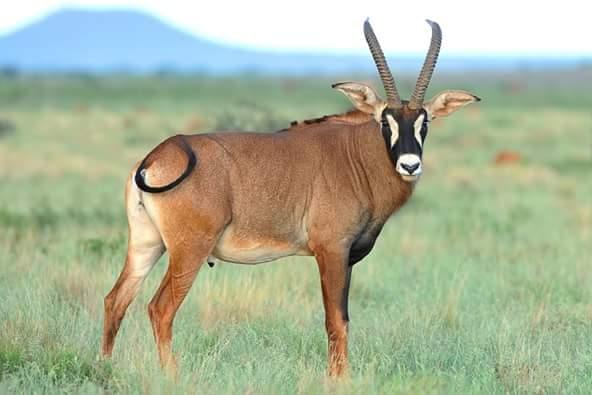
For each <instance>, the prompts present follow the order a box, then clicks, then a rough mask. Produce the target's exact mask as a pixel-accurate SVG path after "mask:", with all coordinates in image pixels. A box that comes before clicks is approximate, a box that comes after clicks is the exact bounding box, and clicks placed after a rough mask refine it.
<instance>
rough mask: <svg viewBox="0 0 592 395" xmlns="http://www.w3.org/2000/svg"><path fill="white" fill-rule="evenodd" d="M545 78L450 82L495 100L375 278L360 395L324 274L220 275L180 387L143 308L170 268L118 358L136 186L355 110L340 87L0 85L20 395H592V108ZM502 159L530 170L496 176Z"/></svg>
mask: <svg viewBox="0 0 592 395" xmlns="http://www.w3.org/2000/svg"><path fill="white" fill-rule="evenodd" d="M512 78H514V77H511V76H510V77H508V79H512ZM537 78H538V77H537ZM537 78H534V77H533V78H532V80H526V82H525V86H526V87H525V88H524V89H522V88H520V89H514V90H512V89H510V90H509V89H508V88H507V85H504V84H502V83H496V81H491V80H484V81H474V80H460V79H458V78H452V77H451V78H450V83H452V82H455V83H456V84H457V85H453V86H450V87H457V88H465V89H467V88H470V89H472V90H473V91H474V92H475V93H476V94H478V95H480V96H482V97H483V98H484V101H483V102H482V104H480V105H479V106H478V107H477V106H475V107H474V108H472V109H471V108H467V109H466V110H463V111H462V112H459V113H458V115H455V116H454V117H451V118H450V119H445V120H443V121H442V122H437V123H435V124H434V125H432V128H431V130H430V136H429V137H428V143H427V147H426V153H425V156H426V157H425V160H426V174H425V176H424V177H423V179H422V181H421V183H420V184H419V186H418V188H417V190H416V193H415V195H414V197H413V199H412V201H411V202H410V203H409V204H408V205H407V206H406V207H405V208H404V209H403V210H402V211H401V212H400V213H398V214H397V215H396V216H395V217H394V218H392V220H391V221H390V222H389V223H388V224H387V226H386V228H385V230H384V232H383V234H382V235H381V237H380V238H379V241H378V243H377V245H376V248H375V250H374V251H373V252H372V254H370V255H369V256H368V257H367V258H366V259H365V260H364V261H363V262H361V263H359V264H358V265H356V267H355V269H354V274H353V281H352V290H351V294H350V300H351V302H350V305H351V307H350V315H351V320H352V321H351V326H350V344H351V347H350V349H351V365H352V366H351V370H352V371H351V377H350V379H348V380H345V381H343V382H332V381H331V380H328V379H327V378H326V377H325V365H326V361H325V358H326V340H325V334H324V324H323V323H324V316H323V310H322V302H321V293H320V284H319V279H318V271H317V268H316V265H315V263H314V260H312V259H310V258H288V259H283V260H281V261H279V262H276V263H273V264H264V265H259V266H255V267H252V266H238V265H231V264H225V263H222V264H219V265H216V266H215V267H214V268H212V269H210V268H208V267H204V268H203V269H202V271H201V273H200V274H199V276H198V279H197V281H196V283H195V284H194V287H193V290H192V292H191V293H190V295H189V297H188V299H187V300H186V302H185V303H184V305H183V307H182V308H181V311H180V313H179V315H178V318H177V320H176V322H175V331H174V333H175V340H174V347H175V349H176V350H177V351H178V355H179V359H180V372H179V376H178V379H177V381H172V380H171V379H169V378H168V377H167V376H166V374H164V373H162V372H161V371H160V369H159V368H158V364H157V355H156V350H155V346H154V342H153V339H152V334H151V330H150V325H149V321H148V317H147V314H146V309H145V306H146V304H147V302H148V300H149V299H150V297H151V295H152V294H153V293H154V292H155V290H156V287H157V286H158V283H159V281H160V278H161V277H162V275H163V273H164V270H165V268H166V257H165V258H163V259H162V260H161V262H159V264H158V265H157V267H156V268H155V270H154V271H153V272H152V273H151V275H150V277H149V278H148V280H147V281H146V283H145V285H144V287H143V289H142V291H141V293H140V295H139V296H138V298H137V300H136V301H135V303H133V304H132V306H131V307H130V310H129V313H128V315H127V317H126V319H125V320H124V322H123V325H122V329H121V332H120V335H119V337H118V339H117V343H116V348H115V352H114V358H113V360H112V361H110V362H105V361H102V360H100V359H99V358H98V354H99V343H100V336H101V330H102V298H103V296H104V295H105V294H106V293H107V292H108V290H109V289H110V287H111V286H112V285H113V283H114V281H115V279H116V277H117V275H118V273H119V271H120V269H121V266H122V264H123V259H124V256H125V247H126V233H127V228H126V224H125V216H124V210H123V196H122V195H123V182H124V179H125V177H126V175H127V171H128V170H129V168H130V167H131V166H132V165H133V164H134V163H135V161H137V160H138V159H139V158H141V157H142V156H143V155H144V154H145V153H146V152H147V150H148V149H149V148H150V147H151V146H153V145H155V144H156V143H157V142H158V141H159V140H160V139H162V138H163V137H165V136H167V135H169V134H172V133H176V132H178V131H183V132H189V131H191V130H193V129H202V130H208V129H213V128H215V127H217V126H218V127H229V128H234V127H237V128H240V127H245V128H259V127H261V128H264V129H272V128H274V127H276V126H277V127H283V126H285V125H281V124H282V123H283V122H288V121H289V120H291V119H302V118H307V117H312V116H316V115H322V114H324V113H331V112H336V111H340V110H344V109H345V108H346V107H347V105H346V101H345V99H343V98H341V97H340V96H339V95H338V94H337V93H335V92H331V90H330V89H329V88H328V84H326V82H328V81H318V80H313V81H307V80H302V81H286V80H284V81H282V80H271V79H270V80H267V79H262V78H256V79H253V80H251V81H245V80H216V79H208V78H201V79H197V80H196V81H191V82H189V81H188V80H186V79H174V78H172V79H150V78H144V79H141V78H139V79H138V78H130V79H125V78H122V77H117V78H115V77H105V78H99V79H95V78H93V79H88V80H85V79H78V80H76V79H70V78H37V79H20V80H11V81H6V80H2V81H0V103H2V105H1V107H0V120H3V121H4V122H6V124H10V125H13V126H11V131H10V132H9V133H4V134H0V180H1V183H2V187H1V188H0V393H54V392H55V393H64V392H65V393H119V392H122V393H137V392H146V393H170V392H172V393H186V392H199V393H233V394H234V393H257V394H259V393H262V394H267V393H269V394H276V393H306V394H309V393H312V394H315V393H319V394H320V393H340V394H341V393H344V394H347V393H352V394H354V393H360V392H364V393H381V394H382V393H422V394H424V393H590V391H591V389H592V342H591V341H590V339H591V338H592V302H591V300H592V286H591V284H592V271H591V270H590V257H591V256H592V251H591V245H592V244H591V241H592V240H591V237H592V235H591V230H592V199H591V196H592V179H591V176H590V172H591V170H592V159H591V152H590V146H591V144H592V140H591V139H592V137H591V135H590V130H592V117H590V112H589V107H587V108H585V106H582V103H586V100H588V103H589V97H590V96H589V94H588V92H589V91H587V90H586V89H589V88H590V87H586V86H585V84H581V85H582V86H579V87H578V86H569V87H568V88H566V89H569V90H571V91H573V95H571V96H570V98H569V99H565V101H561V100H560V99H561V98H562V97H564V91H562V90H561V89H560V87H559V88H548V87H545V86H544V84H541V83H540V82H538V79H537ZM565 78H567V79H570V78H573V77H572V76H566V77H565ZM445 82H446V81H439V82H438V81H436V84H437V85H438V84H440V85H442V86H444V85H445ZM447 87H448V86H447ZM556 89H557V91H558V92H560V93H561V95H559V98H558V97H556V96H554V92H555V90H556ZM433 90H434V91H435V90H437V87H436V88H434V89H433ZM562 92H563V93H562ZM562 95H563V96H562ZM578 97H579V98H581V100H575V99H574V98H578ZM586 98H587V99H586ZM504 150H511V151H513V152H515V153H517V154H519V158H520V159H519V160H518V161H517V162H509V163H500V164H496V163H495V157H496V155H497V154H498V153H499V152H500V151H504Z"/></svg>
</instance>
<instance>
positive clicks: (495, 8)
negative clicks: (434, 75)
mask: <svg viewBox="0 0 592 395" xmlns="http://www.w3.org/2000/svg"><path fill="white" fill-rule="evenodd" d="M586 4H587V3H586V2H584V1H581V0H580V1H576V0H562V1H561V2H545V1H520V0H512V1H509V0H496V1H492V2H481V1H478V0H472V1H469V0H460V1H452V0H448V1H445V0H444V1H443V0H421V1H418V0H413V1H411V0H409V1H406V2H405V1H396V0H390V1H371V0H365V1H358V2H355V1H349V2H346V1H344V0H342V1H336V0H325V1H323V0H298V1H290V2H283V1H281V0H275V1H274V0H249V1H234V2H233V1H216V0H201V1H191V2H189V1H178V0H167V1H162V0H160V1H159V0H144V1H140V0H126V1H100V0H73V1H63V0H19V1H14V2H9V4H6V5H5V6H4V7H3V9H2V12H1V13H0V34H2V33H7V32H9V31H12V30H14V29H17V28H19V27H21V26H23V25H24V24H26V23H29V22H31V21H33V20H35V19H38V18H40V17H42V16H44V15H46V14H48V13H50V12H52V11H55V10H57V9H59V8H62V7H73V6H75V7H93V8H117V7H118V8H134V9H139V10H143V11H146V12H149V13H152V14H154V15H156V16H158V17H160V18H161V19H163V20H165V21H167V22H169V23H170V24H173V25H175V26H177V27H179V28H181V29H183V30H185V31H188V32H190V33H193V34H195V35H199V36H202V37H206V38H209V39H211V40H215V41H219V42H223V43H229V44H233V45H240V46H247V47H253V48H264V49H277V50H306V51H312V52H327V51H329V52H332V53H344V52H345V53H363V54H366V52H367V48H366V44H365V42H364V40H363V36H362V33H361V31H362V23H363V21H364V19H365V18H366V17H370V20H371V22H372V24H373V26H374V28H375V30H376V32H377V35H378V37H379V38H380V39H381V42H382V43H383V46H384V48H385V50H386V51H389V52H391V51H392V52H400V53H401V52H406V53H414V54H419V53H424V51H425V50H426V48H427V45H428V42H429V36H430V30H429V27H428V25H427V24H426V23H425V22H424V19H426V18H429V19H433V20H435V21H437V22H439V23H440V25H441V26H442V30H443V32H444V48H445V50H446V51H447V52H448V53H450V54H508V55H517V54H518V55H539V54H544V55H552V56H563V55H578V56H581V55H586V56H590V55H592V41H591V40H590V31H589V28H588V27H587V26H588V24H589V18H590V17H589V12H588V9H589V6H587V5H586Z"/></svg>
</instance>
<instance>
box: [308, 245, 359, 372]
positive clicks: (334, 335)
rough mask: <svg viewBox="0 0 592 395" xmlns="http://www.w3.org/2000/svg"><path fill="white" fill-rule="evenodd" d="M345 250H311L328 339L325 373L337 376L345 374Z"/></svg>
mask: <svg viewBox="0 0 592 395" xmlns="http://www.w3.org/2000/svg"><path fill="white" fill-rule="evenodd" d="M347 255H348V254H347V251H341V250H339V249H336V250H326V249H323V250H321V251H316V252H315V257H316V259H317V263H318V265H319V272H320V275H321V288H322V290H323V304H324V305H325V328H326V329H327V338H328V341H329V350H328V360H329V376H331V377H340V376H342V375H344V374H345V373H347V368H348V361H347V325H348V321H349V317H348V312H347V302H348V294H349V284H350V279H351V269H352V268H351V266H349V264H348V259H347Z"/></svg>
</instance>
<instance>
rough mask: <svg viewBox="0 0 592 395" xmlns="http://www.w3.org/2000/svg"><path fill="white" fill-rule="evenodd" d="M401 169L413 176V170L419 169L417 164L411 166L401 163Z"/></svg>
mask: <svg viewBox="0 0 592 395" xmlns="http://www.w3.org/2000/svg"><path fill="white" fill-rule="evenodd" d="M401 167H402V168H403V169H405V171H407V173H409V174H413V173H414V172H415V170H417V169H418V168H419V162H418V163H415V164H413V165H408V164H406V163H401Z"/></svg>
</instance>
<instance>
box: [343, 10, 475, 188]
mask: <svg viewBox="0 0 592 395" xmlns="http://www.w3.org/2000/svg"><path fill="white" fill-rule="evenodd" d="M427 22H428V24H429V25H430V26H431V28H432V40H431V43H430V48H429V50H428V53H427V55H426V58H425V61H424V64H423V67H422V69H421V72H420V74H419V77H418V78H417V83H416V84H415V89H414V91H413V94H412V95H411V99H410V100H409V101H407V100H401V98H400V96H399V93H398V91H397V87H396V85H395V80H394V78H393V76H392V74H391V71H390V69H389V67H388V64H387V61H386V58H385V56H384V53H383V52H382V49H381V48H380V44H379V43H378V39H377V38H376V35H375V34H374V31H373V29H372V26H371V25H370V22H368V20H366V22H365V23H364V36H365V37H366V41H367V42H368V47H369V48H370V52H371V53H372V57H373V58H374V62H375V63H376V67H377V69H378V74H379V75H380V79H381V80H382V84H383V87H384V90H385V92H386V101H384V100H383V99H381V98H380V97H379V96H378V94H377V93H376V91H375V90H374V89H373V88H372V87H370V86H368V85H366V84H362V83H359V82H342V83H337V84H334V85H333V88H336V89H338V90H340V91H341V92H343V93H344V94H345V95H346V96H347V97H348V98H349V99H350V100H351V101H352V103H353V104H354V106H355V107H356V108H357V109H358V110H360V111H363V112H365V113H367V114H371V115H372V116H373V117H374V119H375V120H376V122H378V123H379V124H380V125H381V130H382V135H383V137H384V139H385V143H386V145H387V148H388V150H389V154H390V157H391V160H392V162H393V164H394V166H395V170H396V172H397V173H398V174H399V175H400V176H401V178H402V179H403V180H404V181H407V182H415V181H417V179H418V178H419V176H420V175H421V173H422V171H423V169H422V162H421V161H422V155H423V147H424V144H425V139H426V136H427V134H428V126H429V122H430V121H431V120H432V119H434V118H438V117H445V116H447V115H449V114H452V113H453V112H455V111H456V110H458V109H459V108H461V107H463V106H466V105H467V104H470V103H473V102H475V101H479V100H481V99H479V98H478V97H477V96H475V95H473V94H471V93H469V92H465V91H460V90H447V91H443V92H440V93H439V94H437V95H436V96H434V97H433V98H432V99H431V100H429V101H427V102H425V101H424V96H425V92H426V90H427V88H428V85H429V83H430V79H431V78H432V74H433V72H434V68H435V67H436V62H437V60H438V54H439V52H440V45H441V43H442V30H441V29H440V26H439V25H438V24H437V23H436V22H433V21H430V20H427Z"/></svg>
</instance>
